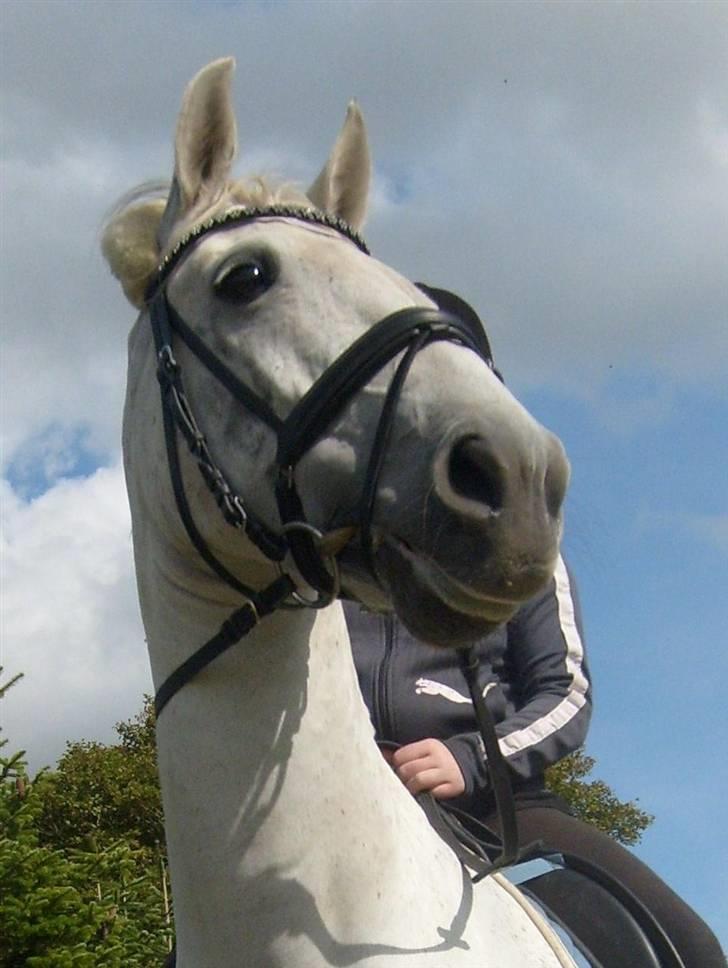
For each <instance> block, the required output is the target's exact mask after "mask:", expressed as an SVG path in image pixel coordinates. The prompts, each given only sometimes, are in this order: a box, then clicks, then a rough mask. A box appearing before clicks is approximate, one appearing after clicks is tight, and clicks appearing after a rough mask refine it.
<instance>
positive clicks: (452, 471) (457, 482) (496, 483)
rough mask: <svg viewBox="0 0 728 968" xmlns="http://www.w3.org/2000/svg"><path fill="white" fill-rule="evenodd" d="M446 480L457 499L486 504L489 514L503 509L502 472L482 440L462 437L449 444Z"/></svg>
mask: <svg viewBox="0 0 728 968" xmlns="http://www.w3.org/2000/svg"><path fill="white" fill-rule="evenodd" d="M448 477H449V480H450V486H451V487H452V489H453V491H455V493H456V494H459V495H460V496H461V497H465V498H468V499H469V500H471V501H477V502H478V504H484V505H487V506H488V507H489V508H490V510H491V511H500V509H501V508H502V507H503V497H504V483H503V471H502V468H501V466H500V464H499V463H498V461H497V460H496V459H495V457H493V455H492V454H491V452H490V450H489V449H488V445H487V443H486V442H485V440H483V438H482V437H463V438H462V440H459V441H457V443H455V444H454V445H453V447H452V450H451V451H450V459H449V462H448Z"/></svg>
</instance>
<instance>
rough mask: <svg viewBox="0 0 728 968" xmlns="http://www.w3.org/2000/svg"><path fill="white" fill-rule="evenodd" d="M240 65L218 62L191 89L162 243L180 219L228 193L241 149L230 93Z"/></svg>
mask: <svg viewBox="0 0 728 968" xmlns="http://www.w3.org/2000/svg"><path fill="white" fill-rule="evenodd" d="M234 70H235V61H234V60H233V58H232V57H226V58H223V59H222V60H217V61H213V62H212V64H208V65H207V67H203V69H202V70H201V71H200V72H199V74H197V75H195V77H193V78H192V80H191V81H190V83H189V84H188V85H187V90H186V91H185V94H184V98H183V100H182V109H181V111H180V114H179V119H178V121H177V134H176V136H175V143H174V149H175V166H174V180H173V182H172V189H171V191H170V193H169V200H168V202H167V208H166V210H165V213H164V215H163V217H162V221H161V224H160V226H159V241H160V245H161V246H164V245H165V244H166V242H167V241H168V239H169V235H170V233H171V231H172V227H173V226H174V224H175V222H177V221H178V219H180V218H182V217H183V216H185V215H186V214H187V213H188V212H189V211H190V210H191V209H193V208H195V207H200V208H206V207H208V206H209V205H211V204H212V203H213V202H214V201H215V199H216V198H217V197H218V196H219V195H220V193H221V192H222V190H223V189H224V187H225V185H226V183H227V180H228V176H229V174H230V167H231V165H232V162H233V158H234V157H235V152H236V151H237V144H238V142H237V132H236V127H235V115H234V113H233V103H232V95H231V90H230V88H231V81H232V75H233V71H234Z"/></svg>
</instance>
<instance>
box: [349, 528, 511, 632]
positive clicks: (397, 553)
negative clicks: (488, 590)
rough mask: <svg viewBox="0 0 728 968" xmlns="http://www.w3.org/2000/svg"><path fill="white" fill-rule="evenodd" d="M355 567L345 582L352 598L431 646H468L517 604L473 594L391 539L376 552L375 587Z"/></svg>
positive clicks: (491, 628) (382, 543) (404, 545)
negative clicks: (388, 614)
mask: <svg viewBox="0 0 728 968" xmlns="http://www.w3.org/2000/svg"><path fill="white" fill-rule="evenodd" d="M357 557H358V556H357ZM350 564H353V562H351V561H350ZM357 564H358V565H359V566H360V567H359V568H356V569H355V571H356V572H358V575H357V578H356V579H355V580H354V582H353V584H352V583H349V585H350V587H351V588H352V590H353V594H354V597H356V598H358V599H359V600H360V601H361V602H362V603H363V604H365V605H367V606H369V607H371V608H374V609H376V610H384V609H387V610H388V609H391V608H393V609H394V611H395V612H396V613H397V615H398V617H399V618H400V619H401V621H402V622H403V624H404V625H405V626H406V627H407V628H408V629H409V631H410V632H411V633H412V634H413V635H414V636H415V638H418V639H420V640H421V641H423V642H427V643H429V644H431V645H437V646H443V647H447V648H464V647H467V646H469V645H471V644H472V643H473V642H475V641H477V640H478V639H481V638H483V636H485V635H488V633H489V632H492V631H493V630H494V629H496V628H497V627H498V626H499V625H502V624H503V623H504V622H507V621H508V619H509V618H510V617H511V616H512V615H513V613H514V611H515V610H516V608H517V607H518V604H519V603H518V602H504V601H501V600H497V599H494V598H489V597H487V596H485V595H482V594H480V595H479V594H476V593H475V592H474V591H473V590H471V589H469V588H467V587H465V586H464V585H463V584H462V583H460V582H458V581H456V580H455V579H453V578H452V577H450V576H448V575H447V574H446V573H445V572H444V571H443V570H442V569H441V568H439V567H438V566H437V564H435V563H434V562H433V561H431V560H429V559H426V558H422V557H420V556H418V555H417V554H415V553H414V552H412V551H411V550H410V549H409V548H408V547H407V545H406V544H404V543H403V542H400V541H397V540H396V539H392V538H386V539H384V540H383V541H382V542H381V544H380V545H379V547H378V549H377V552H376V565H377V575H378V578H379V583H380V584H379V585H378V586H377V587H376V588H374V587H373V586H372V584H371V578H370V577H369V576H368V580H364V581H362V578H363V575H362V571H361V561H358V562H357ZM351 574H352V573H351V572H350V575H351ZM352 577H353V575H352ZM381 586H384V587H381Z"/></svg>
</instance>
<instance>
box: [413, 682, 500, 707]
mask: <svg viewBox="0 0 728 968" xmlns="http://www.w3.org/2000/svg"><path fill="white" fill-rule="evenodd" d="M495 686H496V683H495V682H489V683H488V685H487V686H486V687H485V688H484V689H483V696H484V697H485V696H487V695H488V693H489V692H490V690H491V689H494V688H495ZM415 693H416V695H418V696H421V695H425V696H442V698H443V699H447V700H448V701H449V702H456V703H470V705H471V706H472V704H473V700H472V699H470V698H469V697H468V696H464V695H463V694H462V693H461V692H458V691H457V689H453V687H452V686H446V685H445V683H444V682H437V681H436V680H435V679H418V680H417V682H416V683H415Z"/></svg>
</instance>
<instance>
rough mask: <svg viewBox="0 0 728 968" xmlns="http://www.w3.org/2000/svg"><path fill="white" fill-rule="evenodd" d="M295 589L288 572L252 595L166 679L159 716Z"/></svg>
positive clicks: (156, 706) (157, 701) (157, 706)
mask: <svg viewBox="0 0 728 968" xmlns="http://www.w3.org/2000/svg"><path fill="white" fill-rule="evenodd" d="M293 591H295V585H294V584H293V581H292V580H291V579H290V578H289V577H288V575H281V577H280V578H277V579H276V580H275V581H274V582H273V584H272V585H269V586H268V587H267V588H264V589H263V591H261V592H257V593H253V594H251V596H250V598H249V599H248V601H246V602H245V603H244V604H243V605H242V606H241V607H240V608H239V609H237V610H236V611H235V612H233V613H232V615H231V616H230V617H229V618H228V619H227V620H226V621H225V622H223V624H222V625H221V626H220V631H219V632H218V633H217V635H213V637H212V638H211V639H209V640H208V641H207V642H205V644H204V645H203V646H201V647H200V648H199V649H198V650H197V651H196V652H193V653H192V655H191V656H190V657H189V659H186V660H185V661H184V662H183V663H182V664H181V665H180V666H178V667H177V668H176V669H175V670H174V672H173V673H172V674H171V675H170V676H168V677H167V678H166V679H165V680H164V682H163V683H162V685H161V686H160V687H159V689H158V690H157V693H156V695H155V697H154V711H155V713H156V714H157V716H159V714H160V713H161V712H162V710H163V709H164V707H165V706H166V705H167V703H168V702H169V700H170V699H171V698H172V696H174V695H175V694H176V693H177V692H179V690H180V689H181V688H182V687H183V686H185V685H186V684H187V683H188V682H189V681H190V679H193V678H194V677H195V676H196V675H197V673H198V672H200V671H201V670H202V669H204V668H205V666H207V665H209V664H210V662H212V660H213V659H216V658H217V657H218V656H219V655H221V654H222V653H223V652H225V651H226V650H227V649H229V648H230V647H231V646H233V645H235V644H236V643H237V642H239V641H240V639H242V638H243V637H244V636H245V635H247V634H248V632H250V631H251V629H253V628H255V626H256V625H257V624H258V622H259V621H260V620H261V619H262V618H265V616H266V615H270V613H271V612H274V611H275V610H276V608H278V606H279V605H280V604H281V602H283V601H284V599H286V598H288V596H289V595H290V594H291V592H293Z"/></svg>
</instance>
